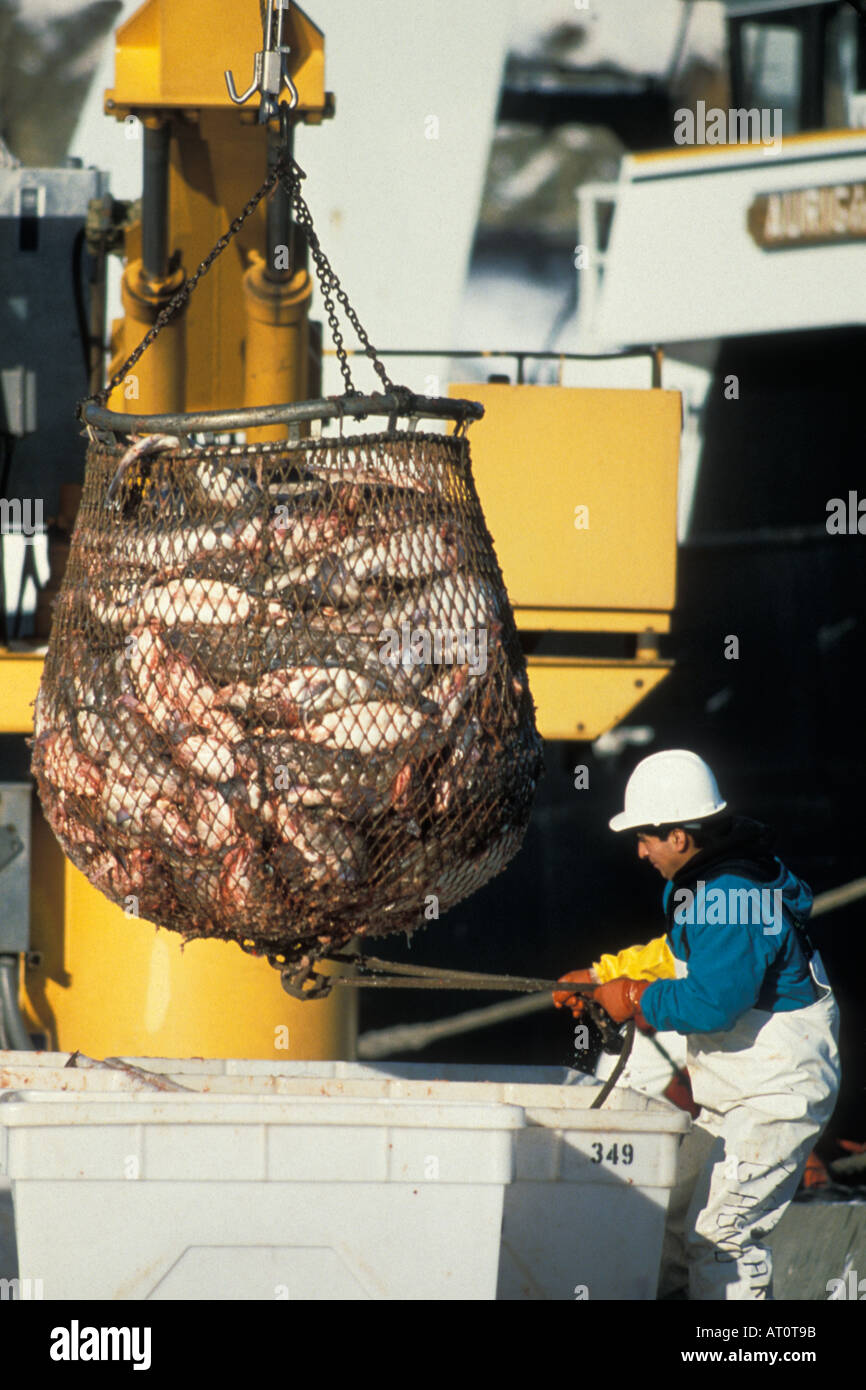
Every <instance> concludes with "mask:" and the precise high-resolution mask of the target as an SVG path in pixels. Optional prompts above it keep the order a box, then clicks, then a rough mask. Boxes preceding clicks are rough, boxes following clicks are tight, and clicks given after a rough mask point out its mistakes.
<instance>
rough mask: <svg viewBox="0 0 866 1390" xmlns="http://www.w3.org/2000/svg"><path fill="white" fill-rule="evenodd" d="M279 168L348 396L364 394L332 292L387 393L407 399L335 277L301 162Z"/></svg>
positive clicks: (289, 162)
mask: <svg viewBox="0 0 866 1390" xmlns="http://www.w3.org/2000/svg"><path fill="white" fill-rule="evenodd" d="M276 167H277V168H278V169H280V171H281V174H282V176H283V187H284V189H285V190H286V194H287V195H288V197H289V200H290V202H291V205H292V207H293V209H294V211H295V223H296V225H297V226H298V227H300V228H302V230H303V232H304V235H305V236H306V239H307V245H308V246H309V248H310V254H311V255H312V257H313V260H314V261H315V263H316V275H317V276H318V280H319V287H320V289H321V292H322V299H323V301H324V305H325V309H326V311H327V314H328V324H329V326H330V329H331V337H332V338H333V340H334V347H335V348H336V350H337V358H338V359H339V363H340V371H341V373H342V376H343V381H344V382H345V386H346V395H347V396H359V395H360V394H361V392H360V391H358V390H357V389H356V387H355V384H354V382H353V380H352V373H351V369H350V367H349V361H348V356H347V353H346V348H345V346H344V343H343V335H342V333H341V332H340V325H339V322H338V320H337V310H336V305H335V303H334V299H333V297H332V294H331V291H333V292H334V294H335V295H336V299H337V301H338V303H339V304H340V305H341V307H342V309H343V312H344V314H345V315H346V318H347V319H348V320H349V323H350V324H351V325H352V327H353V328H354V330H355V333H356V334H357V337H358V341H359V343H360V344H361V346H362V347H363V349H364V352H365V353H366V355H367V357H369V358H370V360H371V362H372V363H373V366H374V368H375V370H376V373H377V375H378V377H379V380H380V381H381V383H382V385H383V386H384V388H385V390H386V391H390V392H396V393H397V394H400V393H403V392H405V393H406V394H407V395H409V394H411V393H410V392H408V391H407V390H406V388H405V387H398V386H395V384H394V382H393V381H392V380H391V378H390V377H389V375H388V373H387V371H386V370H385V366H384V364H383V363H382V361H381V359H380V358H379V355H378V353H377V352H376V349H375V348H374V347H373V344H372V343H371V342H370V339H369V337H368V336H367V333H366V331H365V329H364V327H363V325H362V323H361V321H360V319H359V318H358V315H357V314H356V313H355V310H354V309H353V308H352V305H351V304H350V303H349V298H348V295H347V294H346V291H345V290H344V289H343V287H342V285H341V284H340V280H339V277H338V276H337V275H336V274H335V272H334V270H333V267H332V266H331V263H330V261H329V260H328V257H327V256H326V254H325V252H324V251H323V249H322V244H321V242H320V241H319V237H318V233H317V232H316V229H315V227H314V225H313V218H312V214H311V212H310V209H309V208H308V206H307V204H306V202H305V200H304V196H303V194H302V193H301V180H302V179H305V178H306V174H305V173H304V171H303V169H301V168H300V166H299V165H298V164H297V162H296V161H295V160H294V159H292V158H291V156H290V157H289V158H288V159H285V158H284V159H282V160H280V161H279V162H278V164H277V166H276Z"/></svg>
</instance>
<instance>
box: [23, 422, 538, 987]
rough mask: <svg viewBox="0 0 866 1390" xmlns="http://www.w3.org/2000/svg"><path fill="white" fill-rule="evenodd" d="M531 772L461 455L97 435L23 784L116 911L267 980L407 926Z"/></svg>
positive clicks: (521, 691)
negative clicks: (207, 945)
mask: <svg viewBox="0 0 866 1390" xmlns="http://www.w3.org/2000/svg"><path fill="white" fill-rule="evenodd" d="M148 448H149V449H150V452H147V449H148ZM541 769H542V755H541V741H540V739H539V736H538V734H537V731H536V728H535V721H534V710H533V704H532V699H531V696H530V692H529V687H528V683H527V675H526V664H525V660H524V657H523V655H522V652H521V649H520V645H519V641H518V638H517V634H516V630H515V626H514V620H513V616H512V613H511V609H510V606H509V603H508V597H507V594H506V591H505V587H504V584H503V580H502V575H501V572H500V570H499V566H498V564H497V561H496V556H495V553H494V549H493V543H492V540H491V537H490V535H489V532H488V531H487V529H486V526H485V523H484V518H483V514H482V511H481V506H480V503H479V500H478V497H477V494H476V491H475V487H474V483H473V479H472V474H471V466H470V458H469V448H468V443H467V441H466V439H465V438H464V437H462V436H458V435H441V434H422V433H413V432H407V433H398V432H392V431H389V432H388V433H387V434H381V435H362V436H359V437H356V438H345V439H344V438H342V437H340V438H336V437H333V438H332V437H322V438H320V439H315V440H314V439H304V440H301V441H300V442H299V443H296V444H288V443H285V442H279V443H271V444H257V445H245V446H241V445H235V446H225V445H223V446H217V445H206V446H202V447H193V446H192V445H189V444H185V443H183V442H182V441H181V440H179V439H176V438H168V439H161V440H160V439H157V440H153V439H151V440H150V441H149V442H147V443H146V444H145V446H144V447H139V446H136V448H134V449H131V450H130V449H125V448H124V446H123V445H122V444H118V443H117V442H112V443H107V442H99V441H98V440H92V442H91V444H90V447H89V451H88V466H87V473H86V480H85V487H84V494H83V498H82V503H81V507H80V510H79V514H78V521H77V526H76V530H75V533H74V536H73V539H72V546H71V552H70V558H69V563H68V566H67V570H66V575H65V578H64V582H63V586H62V588H61V592H60V595H59V597H58V600H57V603H56V607H55V614H54V623H53V628H52V634H51V640H50V645H49V650H48V654H47V657H46V661H45V667H44V672H43V678H42V683H41V686H40V690H39V694H38V697H37V700H36V705H35V720H34V741H33V772H34V775H35V778H36V782H37V786H38V791H39V795H40V799H41V802H42V806H43V808H44V811H45V814H46V816H47V819H48V821H49V823H50V824H51V827H52V829H53V830H54V833H55V834H56V836H57V838H58V840H59V841H60V844H61V845H62V847H63V849H64V850H65V852H66V854H67V855H68V856H69V858H70V859H71V860H72V862H73V863H74V864H75V865H76V866H77V867H78V868H79V869H80V870H81V871H82V872H83V873H84V874H85V875H86V876H87V878H88V879H89V880H90V882H91V883H93V884H94V885H95V886H96V887H97V888H99V889H100V890H101V891H102V892H103V893H104V894H105V895H106V896H107V897H109V898H110V899H112V900H113V901H114V902H117V903H120V904H122V905H124V906H125V907H126V909H127V911H129V912H130V913H132V914H135V915H141V916H143V917H146V918H148V919H149V920H152V921H154V922H155V923H157V924H159V925H160V926H163V927H167V928H170V929H172V930H175V931H178V932H181V933H183V935H184V937H185V938H187V939H189V938H194V937H202V936H204V937H216V938H222V939H227V940H235V941H236V942H238V943H239V944H241V945H243V946H244V947H245V948H246V949H248V950H249V949H252V950H254V951H256V952H260V953H264V954H266V955H268V957H269V958H270V959H272V960H273V961H275V962H276V961H282V960H284V959H286V958H287V957H288V956H291V957H292V958H293V959H297V958H298V953H299V952H301V951H303V952H305V953H306V956H305V959H313V958H317V957H320V956H322V955H325V954H327V953H328V952H329V951H331V950H335V949H338V948H340V947H341V946H344V945H345V944H346V943H347V942H348V941H349V940H350V939H351V938H352V937H354V936H356V935H361V936H364V935H369V936H377V935H382V934H385V933H389V932H393V931H404V932H411V931H412V930H413V929H415V928H416V927H417V926H419V925H420V924H422V923H423V922H424V921H425V920H427V919H428V918H429V917H430V916H431V915H438V913H439V912H444V911H446V910H447V909H448V908H449V907H451V906H453V905H454V904H455V903H457V902H459V901H460V900H461V899H463V898H465V897H467V896H468V895H469V894H471V893H474V892H475V891H476V890H477V889H479V888H480V887H482V886H483V884H485V883H486V882H487V881H488V880H489V879H490V878H492V877H493V876H494V875H495V874H498V873H499V872H501V870H502V869H504V868H505V866H506V864H507V863H508V862H509V860H510V859H511V858H512V857H513V856H514V854H515V853H516V852H517V850H518V849H519V847H520V845H521V842H522V840H523V836H524V833H525V830H526V826H527V823H528V819H529V815H530V810H531V806H532V801H533V797H534V791H535V786H536V782H537V779H538V777H539V776H540V774H541ZM432 901H435V903H436V910H435V912H434V913H432V914H431V912H430V911H428V906H429V904H430V903H431V902H432Z"/></svg>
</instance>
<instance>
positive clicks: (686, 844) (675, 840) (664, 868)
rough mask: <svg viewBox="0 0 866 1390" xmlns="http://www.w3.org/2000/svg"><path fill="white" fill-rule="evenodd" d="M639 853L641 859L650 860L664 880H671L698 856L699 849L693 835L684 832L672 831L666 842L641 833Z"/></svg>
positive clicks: (639, 836)
mask: <svg viewBox="0 0 866 1390" xmlns="http://www.w3.org/2000/svg"><path fill="white" fill-rule="evenodd" d="M637 852H638V857H639V858H640V859H648V860H649V862H650V863H651V864H652V866H653V868H654V869H658V871H659V873H660V874H661V876H662V878H667V879H671V878H673V876H674V874H675V873H677V871H678V870H679V869H681V868H682V867H683V865H684V864H687V863H688V861H689V860H690V859H691V858H692V856H693V855H695V854H697V848H696V847H695V844H694V841H693V840H692V837H691V835H687V834H686V832H685V831H684V830H672V831H671V833H670V835H668V837H667V839H666V840H661V839H659V837H658V835H649V834H645V833H644V832H643V831H641V832H640V834H639V835H638V837H637Z"/></svg>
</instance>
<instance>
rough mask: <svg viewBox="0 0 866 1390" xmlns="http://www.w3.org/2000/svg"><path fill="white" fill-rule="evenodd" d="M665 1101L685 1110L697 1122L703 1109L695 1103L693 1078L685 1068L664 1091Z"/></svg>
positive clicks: (672, 1078) (672, 1079) (671, 1080)
mask: <svg viewBox="0 0 866 1390" xmlns="http://www.w3.org/2000/svg"><path fill="white" fill-rule="evenodd" d="M662 1095H663V1096H664V1098H665V1100H669V1101H672V1102H673V1104H674V1105H676V1106H678V1107H679V1109H680V1110H685V1112H686V1114H687V1115H691V1117H692V1119H693V1120H696V1119H697V1118H698V1116H699V1115H700V1113H701V1107H700V1106H699V1105H697V1104H696V1103H695V1098H694V1096H693V1095H692V1078H691V1077H690V1076H689V1074H688V1072H687V1071H686V1069H685V1067H681V1068H680V1070H679V1071H678V1072H677V1074H676V1076H672V1077H671V1079H670V1081H669V1082H668V1084H667V1086H665V1088H664V1090H663V1091H662Z"/></svg>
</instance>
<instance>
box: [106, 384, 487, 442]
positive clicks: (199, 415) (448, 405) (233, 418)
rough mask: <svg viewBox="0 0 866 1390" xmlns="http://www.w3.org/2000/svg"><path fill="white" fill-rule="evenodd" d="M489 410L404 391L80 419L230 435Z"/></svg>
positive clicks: (134, 430) (119, 429)
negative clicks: (313, 423) (309, 423)
mask: <svg viewBox="0 0 866 1390" xmlns="http://www.w3.org/2000/svg"><path fill="white" fill-rule="evenodd" d="M483 414H484V407H483V405H482V404H481V403H480V401H466V400H450V399H449V398H448V397H444V396H443V397H437V396H415V395H412V394H411V393H406V394H403V393H400V394H399V395H398V394H396V393H395V394H391V393H387V394H385V395H374V396H329V397H325V398H323V399H322V400H317V401H296V402H295V403H294V404H288V405H262V406H250V407H247V408H245V409H242V410H201V411H194V412H192V413H190V414H183V413H179V414H173V415H126V414H123V413H121V412H119V411H115V410H107V409H106V408H105V407H104V406H99V405H96V404H95V403H94V402H92V401H91V402H89V403H88V404H86V405H85V406H84V407H83V409H82V411H81V418H82V420H83V421H84V423H85V424H86V425H89V426H91V427H92V428H93V429H97V430H107V431H109V432H110V433H113V434H211V433H212V434H228V433H232V432H233V431H235V430H247V429H255V428H257V427H259V426H262V425H283V424H291V423H292V422H293V421H301V420H323V421H324V420H342V419H344V418H349V419H352V420H363V419H366V417H367V416H374V417H376V416H385V417H388V418H390V419H396V417H398V416H406V417H412V418H417V419H424V418H429V419H434V420H454V421H455V422H456V423H457V424H465V423H468V422H470V421H472V420H480V419H481V417H482V416H483Z"/></svg>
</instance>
